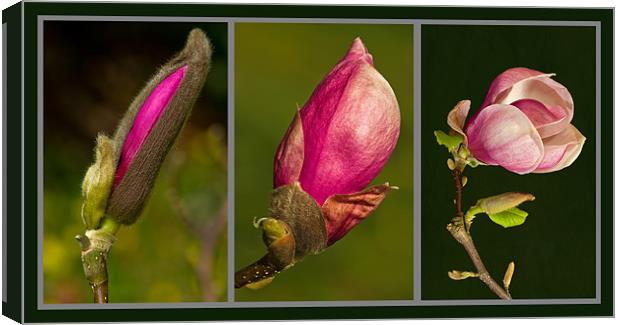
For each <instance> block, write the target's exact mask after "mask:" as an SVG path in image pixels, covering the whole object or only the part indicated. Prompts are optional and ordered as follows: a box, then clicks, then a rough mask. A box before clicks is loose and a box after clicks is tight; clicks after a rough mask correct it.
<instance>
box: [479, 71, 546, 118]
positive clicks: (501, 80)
mask: <svg viewBox="0 0 620 325" xmlns="http://www.w3.org/2000/svg"><path fill="white" fill-rule="evenodd" d="M540 75H544V73H542V72H540V71H536V70H532V69H528V68H511V69H508V70H506V71H504V72H502V73H500V74H499V75H498V76H497V77H496V78H495V80H493V82H492V83H491V86H490V87H489V91H488V92H487V96H486V98H485V99H484V102H483V104H482V106H481V107H482V108H484V107H487V106H489V105H491V104H497V103H498V101H497V100H496V99H497V97H498V96H499V95H500V94H501V93H503V92H504V91H506V90H507V89H510V88H511V87H512V86H513V85H514V84H516V83H517V82H519V81H521V80H524V79H527V78H531V77H535V76H540Z"/></svg>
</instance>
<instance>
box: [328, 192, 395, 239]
mask: <svg viewBox="0 0 620 325" xmlns="http://www.w3.org/2000/svg"><path fill="white" fill-rule="evenodd" d="M390 189H391V187H390V185H389V184H387V183H386V184H382V185H377V186H373V187H371V188H368V189H366V190H364V191H361V192H357V193H352V194H346V195H332V196H330V197H329V198H328V199H327V200H326V201H325V204H323V207H322V208H321V209H322V210H323V216H324V218H325V226H326V228H327V245H328V246H330V245H332V244H333V243H335V242H336V241H337V240H338V239H340V238H342V237H343V236H344V235H346V234H347V233H348V232H349V231H350V230H351V229H353V227H355V226H356V225H357V224H359V223H360V222H362V221H363V220H364V219H366V218H367V217H368V216H369V215H370V214H371V213H372V212H373V211H374V210H375V209H376V208H377V207H378V206H379V204H381V202H382V201H383V199H384V198H385V196H386V195H387V193H388V192H389V191H390Z"/></svg>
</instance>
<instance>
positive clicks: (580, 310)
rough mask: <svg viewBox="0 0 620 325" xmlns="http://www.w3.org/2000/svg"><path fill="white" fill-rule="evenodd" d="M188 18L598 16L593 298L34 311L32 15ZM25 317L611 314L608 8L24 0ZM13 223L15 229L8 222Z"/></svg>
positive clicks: (34, 65) (186, 318) (59, 319)
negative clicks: (597, 253) (597, 280)
mask: <svg viewBox="0 0 620 325" xmlns="http://www.w3.org/2000/svg"><path fill="white" fill-rule="evenodd" d="M38 15H93V16H102V15H110V16H161V17H164V16H190V17H198V16H205V17H268V18H357V19H364V18H366V19H373V18H374V19H470V20H516V19H518V20H557V21H598V22H600V24H601V110H602V112H601V219H602V220H601V303H600V304H570V305H512V304H511V305H494V306H488V305H468V306H394V307H386V306H377V307H272V308H262V307H261V308H245V307H244V308H167V309H137V308H136V309H131V310H126V311H125V312H123V313H118V312H115V311H112V310H109V309H108V310H102V309H96V310H38V309H37V267H38V266H37V241H36V238H37V223H36V220H37V199H38V197H37V196H38V193H37V179H36V175H37V163H36V162H37V158H38V157H37V132H38V130H37V55H36V54H37V16H38ZM24 41H25V42H24V53H25V56H24V60H25V64H24V78H25V83H24V87H25V96H24V110H25V112H24V114H25V115H24V123H25V124H24V129H25V132H24V141H25V144H24V151H25V152H24V168H25V173H24V174H25V175H24V186H25V191H24V195H25V197H24V199H25V202H24V209H25V210H24V216H25V218H26V220H25V229H24V231H25V232H24V236H25V238H29V239H35V240H26V241H24V254H25V256H27V257H28V258H25V259H24V271H25V272H24V276H25V281H24V292H25V297H24V318H25V319H24V320H25V322H29V323H30V322H77V321H79V322H110V321H124V322H131V321H197V320H291V319H351V318H352V319H368V318H383V319H388V318H464V317H550V316H611V315H613V204H612V203H613V177H612V176H613V72H612V71H613V70H612V67H613V10H612V9H551V8H536V9H534V8H457V7H442V8H440V7H374V6H362V7H352V6H290V5H200V4H175V5H169V4H136V3H106V4H101V3H25V4H24ZM11 229H16V228H11Z"/></svg>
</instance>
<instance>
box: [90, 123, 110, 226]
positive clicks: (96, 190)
mask: <svg viewBox="0 0 620 325" xmlns="http://www.w3.org/2000/svg"><path fill="white" fill-rule="evenodd" d="M115 152H116V149H115V148H114V142H113V141H112V140H111V139H110V138H108V137H107V136H105V135H103V134H100V135H99V136H97V146H96V147H95V163H93V165H92V166H90V167H89V168H88V170H87V171H86V175H85V176H84V180H83V181H82V198H83V202H82V221H84V225H85V226H86V229H96V228H97V227H98V226H99V221H100V220H101V218H103V215H104V214H105V210H106V205H107V204H108V197H109V195H110V190H111V189H112V181H113V180H114V172H115V170H116V156H115Z"/></svg>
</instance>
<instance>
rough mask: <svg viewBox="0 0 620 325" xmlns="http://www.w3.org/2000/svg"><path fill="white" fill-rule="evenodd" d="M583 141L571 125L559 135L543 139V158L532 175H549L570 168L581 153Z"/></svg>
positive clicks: (579, 133) (581, 136)
mask: <svg viewBox="0 0 620 325" xmlns="http://www.w3.org/2000/svg"><path fill="white" fill-rule="evenodd" d="M585 141H586V138H585V137H584V136H583V134H581V132H579V130H577V128H576V127H574V126H573V125H572V124H569V126H568V127H567V128H566V129H564V131H562V132H561V133H559V134H556V135H554V136H552V137H549V138H546V139H543V145H544V146H545V156H544V158H543V160H542V162H541V163H540V165H538V168H536V170H534V173H551V172H554V171H557V170H560V169H563V168H565V167H568V166H570V165H571V164H572V163H573V162H574V161H575V159H577V157H578V156H579V154H580V153H581V149H582V148H583V145H584V143H585Z"/></svg>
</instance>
